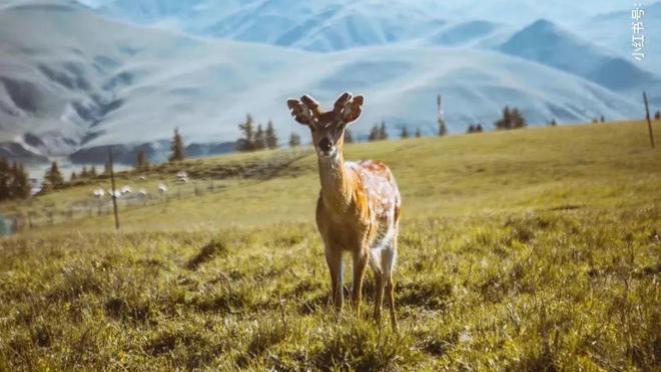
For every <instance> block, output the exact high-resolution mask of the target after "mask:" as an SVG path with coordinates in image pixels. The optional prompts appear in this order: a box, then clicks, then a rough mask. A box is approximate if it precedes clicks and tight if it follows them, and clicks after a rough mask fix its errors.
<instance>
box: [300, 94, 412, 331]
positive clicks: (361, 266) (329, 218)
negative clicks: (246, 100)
mask: <svg viewBox="0 0 661 372" xmlns="http://www.w3.org/2000/svg"><path fill="white" fill-rule="evenodd" d="M362 104H363V97H362V96H356V97H352V96H351V94H349V93H344V94H343V95H342V96H340V98H338V99H337V101H336V102H335V106H334V108H333V110H331V111H326V112H322V111H321V110H320V108H319V104H318V103H317V102H316V101H315V100H314V99H312V98H310V97H309V96H307V95H305V96H303V97H301V99H300V100H295V99H290V100H288V101H287V106H288V107H289V109H290V110H291V114H292V116H293V117H294V119H295V120H296V121H297V122H299V123H301V124H303V125H306V126H308V127H309V128H310V131H311V133H312V141H313V144H314V147H315V150H316V153H317V160H318V165H319V178H320V180H321V192H320V193H319V199H318V201H317V212H316V221H317V228H318V230H319V233H320V234H321V238H322V240H323V243H324V253H325V255H326V262H327V264H328V269H329V271H330V277H331V294H332V298H333V302H334V304H335V307H336V309H337V310H338V311H339V310H341V309H342V302H343V298H342V296H343V295H342V273H343V269H342V253H343V252H344V251H349V252H350V253H351V255H352V258H353V293H352V295H353V296H352V300H353V304H354V307H355V309H356V311H357V312H360V301H361V296H362V293H361V292H362V286H363V279H364V276H365V270H366V266H367V264H368V263H369V265H370V267H371V268H372V269H373V271H374V276H375V279H376V297H375V298H376V303H375V305H374V317H375V318H376V319H377V320H380V318H381V306H382V303H383V295H384V290H385V292H386V299H387V302H388V307H389V310H390V320H391V322H392V326H393V328H395V329H396V328H397V319H396V316H395V299H394V289H395V285H394V283H393V279H392V274H393V269H394V266H395V260H396V258H397V235H398V232H399V217H400V208H401V197H400V194H399V189H398V188H397V183H396V182H395V178H394V176H393V174H392V173H391V172H390V170H389V169H388V167H386V166H385V165H384V164H383V163H380V162H378V161H371V160H367V161H361V162H357V163H353V162H345V161H344V153H343V150H344V131H345V129H346V126H347V125H348V124H349V123H351V122H353V121H355V120H356V119H358V117H359V116H360V113H361V107H362Z"/></svg>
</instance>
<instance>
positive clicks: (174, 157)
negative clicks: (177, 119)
mask: <svg viewBox="0 0 661 372" xmlns="http://www.w3.org/2000/svg"><path fill="white" fill-rule="evenodd" d="M170 149H171V150H172V154H171V155H170V159H169V160H170V162H174V161H182V160H184V159H185V158H186V153H185V152H184V140H183V139H182V138H181V135H180V134H179V128H176V129H175V130H174V138H172V145H171V146H170Z"/></svg>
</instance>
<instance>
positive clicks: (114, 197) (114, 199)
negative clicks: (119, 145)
mask: <svg viewBox="0 0 661 372" xmlns="http://www.w3.org/2000/svg"><path fill="white" fill-rule="evenodd" d="M108 162H109V164H108V165H109V167H110V185H111V186H112V209H113V211H114V212H115V230H119V212H118V211H117V195H116V191H115V172H114V171H113V169H112V168H113V161H112V146H110V147H109V148H108Z"/></svg>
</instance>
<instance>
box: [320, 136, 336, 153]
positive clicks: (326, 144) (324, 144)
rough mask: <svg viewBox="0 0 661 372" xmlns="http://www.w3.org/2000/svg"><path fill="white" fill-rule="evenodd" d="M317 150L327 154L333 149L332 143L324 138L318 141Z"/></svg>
mask: <svg viewBox="0 0 661 372" xmlns="http://www.w3.org/2000/svg"><path fill="white" fill-rule="evenodd" d="M319 148H320V149H321V150H322V151H324V152H329V151H330V150H331V149H332V148H333V143H332V142H331V140H329V139H328V138H327V137H324V138H322V139H321V141H319Z"/></svg>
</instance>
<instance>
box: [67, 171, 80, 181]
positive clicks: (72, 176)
mask: <svg viewBox="0 0 661 372" xmlns="http://www.w3.org/2000/svg"><path fill="white" fill-rule="evenodd" d="M77 179H78V175H77V174H76V172H75V171H73V172H71V176H70V177H69V182H70V183H74V182H76V180H77Z"/></svg>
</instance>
